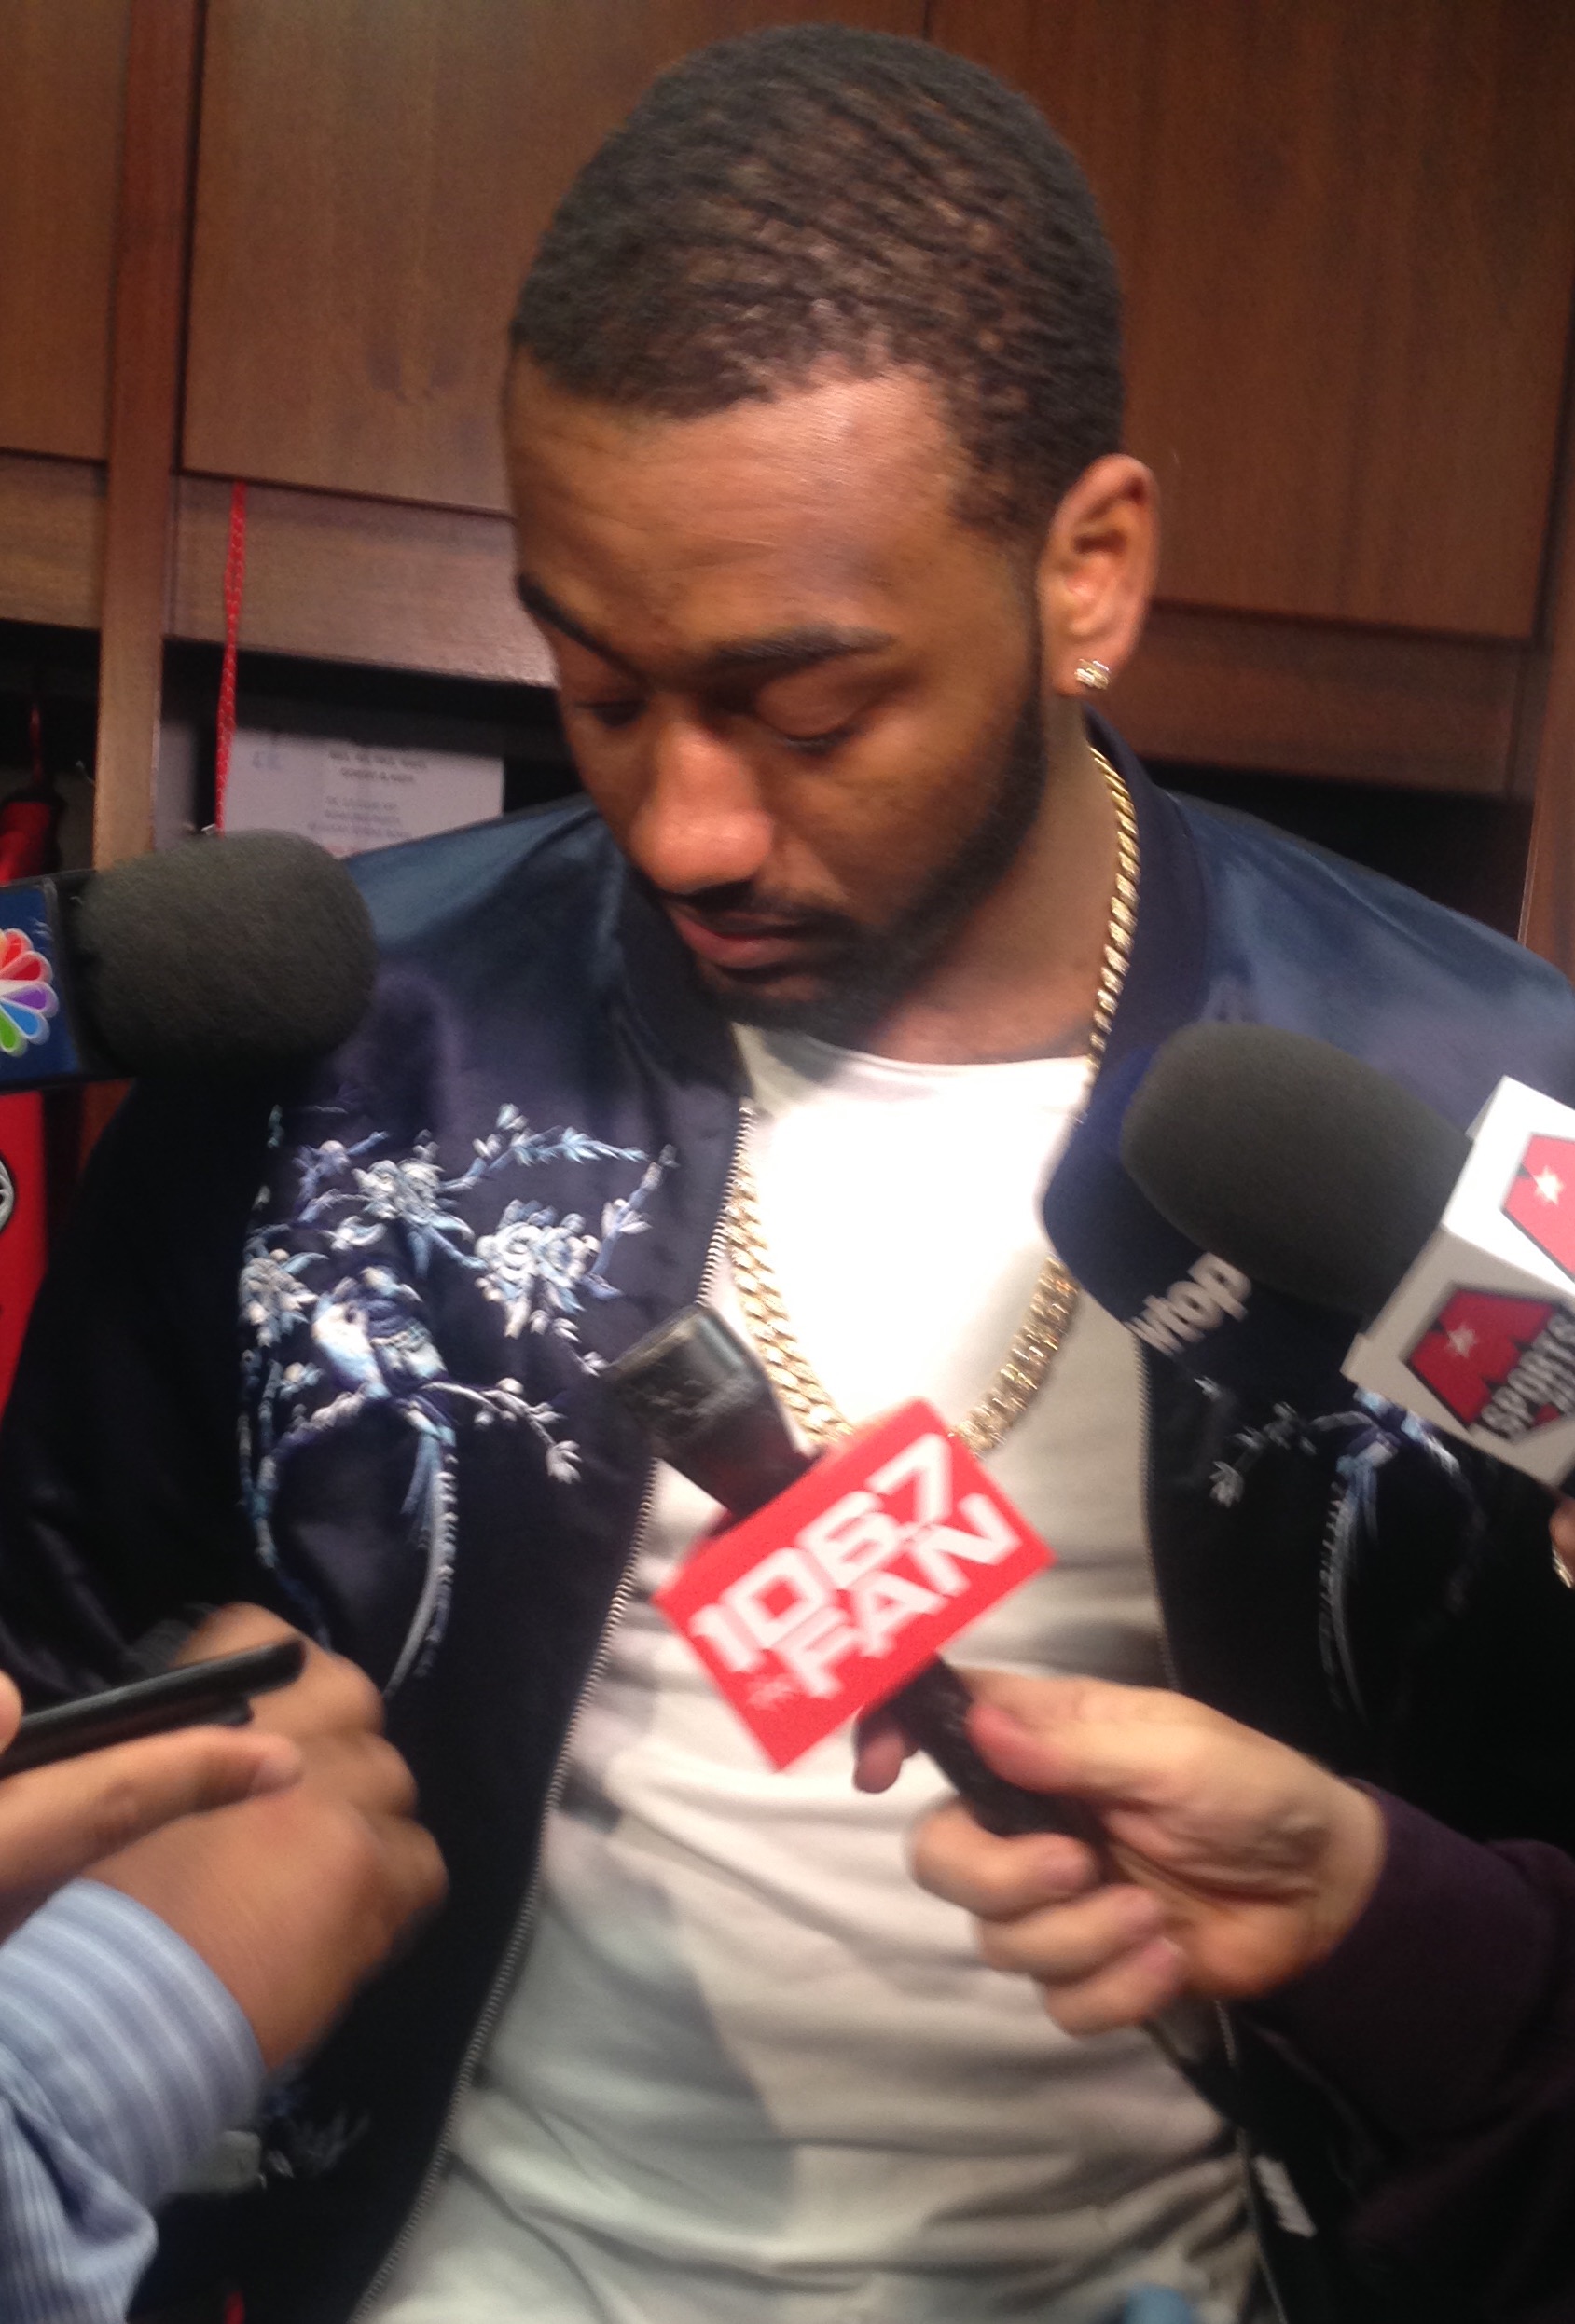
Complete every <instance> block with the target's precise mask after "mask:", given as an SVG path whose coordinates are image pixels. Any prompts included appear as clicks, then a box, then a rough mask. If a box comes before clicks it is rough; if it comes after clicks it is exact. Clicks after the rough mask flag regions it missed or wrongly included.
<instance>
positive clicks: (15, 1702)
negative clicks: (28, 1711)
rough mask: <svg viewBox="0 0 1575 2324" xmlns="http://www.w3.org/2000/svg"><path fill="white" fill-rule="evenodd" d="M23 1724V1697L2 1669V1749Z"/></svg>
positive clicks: (0, 1699)
mask: <svg viewBox="0 0 1575 2324" xmlns="http://www.w3.org/2000/svg"><path fill="white" fill-rule="evenodd" d="M19 1726H21V1696H20V1695H19V1694H18V1693H17V1690H16V1687H15V1685H13V1683H12V1682H11V1680H9V1679H8V1678H7V1676H6V1674H5V1672H4V1671H0V1751H4V1750H5V1749H6V1747H7V1744H8V1743H9V1742H10V1741H11V1740H12V1739H13V1737H14V1736H15V1734H16V1731H17V1729H18V1727H19Z"/></svg>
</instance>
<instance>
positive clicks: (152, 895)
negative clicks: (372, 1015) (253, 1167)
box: [0, 832, 377, 1094]
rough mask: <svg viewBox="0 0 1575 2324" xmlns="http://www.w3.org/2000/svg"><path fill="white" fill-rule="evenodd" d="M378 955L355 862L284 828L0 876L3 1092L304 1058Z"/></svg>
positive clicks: (323, 1039)
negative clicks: (19, 876)
mask: <svg viewBox="0 0 1575 2324" xmlns="http://www.w3.org/2000/svg"><path fill="white" fill-rule="evenodd" d="M376 968H377V948H376V942H375V939H374V937H373V934H372V925H371V919H370V915H369V914H368V913H367V910H366V903H365V902H364V901H363V899H362V896H361V893H360V890H359V889H358V888H357V887H356V885H355V883H354V881H353V880H352V878H351V876H350V873H348V872H347V871H346V870H345V868H344V866H343V865H342V864H341V863H339V862H338V861H337V860H336V859H335V858H334V857H332V856H330V855H329V854H328V853H327V852H326V851H325V849H324V848H322V847H319V846H316V845H315V843H314V842H313V841H311V840H310V839H303V838H300V837H298V836H297V835H296V834H295V833H293V832H236V833H235V834H233V835H232V836H230V837H220V836H216V835H215V836H210V837H205V838H202V839H197V840H190V841H187V842H186V843H184V844H183V845H182V846H178V847H174V848H172V849H170V850H169V851H168V852H167V853H165V854H162V855H152V856H144V857H140V858H139V859H137V860H136V861H135V862H131V863H124V864H120V865H117V867H116V868H115V869H114V870H111V871H107V872H76V873H59V874H57V875H55V876H53V877H48V878H40V879H32V880H20V881H17V882H15V883H13V884H12V885H10V886H8V887H0V1094H4V1093H6V1092H7V1091H11V1090H29V1089H40V1088H44V1087H46V1086H48V1085H49V1084H51V1083H55V1082H63V1081H90V1080H104V1079H112V1080H114V1079H131V1078H133V1077H135V1076H137V1075H139V1074H147V1073H159V1074H203V1075H243V1074H251V1073H257V1072H263V1071H267V1070H268V1069H269V1068H274V1067H281V1066H292V1065H297V1064H302V1063H305V1062H306V1061H307V1060H309V1059H311V1058H313V1057H318V1056H322V1055H324V1054H325V1052H327V1051H329V1050H331V1049H334V1048H336V1047H337V1046H338V1043H339V1042H340V1041H341V1040H343V1039H344V1038H345V1037H346V1036H347V1035H348V1034H349V1033H351V1032H352V1030H353V1029H354V1027H355V1025H356V1024H357V1023H358V1022H359V1020H360V1018H361V1016H362V1014H363V1013H364V1011H365V1010H366V1004H367V1002H368V1000H369V999H370V997H371V992H372V983H373V978H374V976H375V974H376Z"/></svg>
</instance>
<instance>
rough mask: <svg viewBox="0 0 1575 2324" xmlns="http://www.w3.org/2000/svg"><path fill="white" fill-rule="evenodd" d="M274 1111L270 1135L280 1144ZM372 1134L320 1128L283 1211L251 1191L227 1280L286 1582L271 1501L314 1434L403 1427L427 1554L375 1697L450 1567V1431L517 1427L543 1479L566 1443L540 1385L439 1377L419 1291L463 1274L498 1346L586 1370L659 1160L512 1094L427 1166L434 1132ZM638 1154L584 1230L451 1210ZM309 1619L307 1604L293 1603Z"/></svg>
mask: <svg viewBox="0 0 1575 2324" xmlns="http://www.w3.org/2000/svg"><path fill="white" fill-rule="evenodd" d="M282 1141H283V1124H282V1121H281V1120H280V1118H279V1117H278V1116H276V1117H275V1120H274V1124H273V1134H272V1145H273V1147H274V1148H275V1150H277V1148H278V1147H279V1146H280V1144H281V1143H282ZM386 1145H387V1141H386V1139H385V1137H384V1136H383V1135H382V1134H374V1135H373V1136H370V1137H366V1138H363V1139H362V1140H361V1141H360V1142H359V1143H358V1144H356V1145H353V1146H346V1145H344V1144H343V1143H341V1142H340V1141H339V1140H338V1139H335V1138H329V1139H326V1140H325V1141H324V1143H323V1144H322V1145H320V1146H305V1147H302V1148H300V1149H299V1151H298V1152H297V1154H296V1156H295V1157H294V1167H295V1170H296V1172H297V1177H298V1184H297V1190H296V1194H295V1199H294V1202H293V1203H291V1205H290V1207H289V1210H288V1215H287V1216H286V1217H284V1218H283V1219H280V1218H277V1217H270V1216H269V1213H270V1212H271V1211H273V1210H274V1209H275V1208H276V1207H277V1204H278V1197H277V1196H276V1194H275V1191H274V1190H273V1189H272V1188H271V1187H270V1186H268V1185H265V1186H264V1188H263V1189H262V1191H261V1193H260V1194H259V1195H258V1198H257V1203H256V1211H255V1214H254V1217H255V1223H254V1225H253V1228H252V1231H251V1232H250V1234H249V1236H248V1238H247V1243H246V1250H245V1258H244V1262H243V1265H242V1276H241V1317H242V1326H243V1327H244V1331H245V1343H244V1346H243V1351H242V1385H243V1390H244V1394H243V1397H242V1414H243V1417H242V1478H243V1483H244V1490H245V1493H246V1499H247V1506H248V1508H249V1511H250V1514H251V1520H252V1524H253V1529H254V1533H255V1535H256V1543H257V1548H258V1553H259V1555H260V1556H261V1557H262V1558H263V1560H264V1561H265V1562H266V1563H267V1564H268V1566H269V1569H270V1570H271V1571H272V1572H274V1573H275V1574H276V1575H279V1577H280V1580H281V1581H282V1583H283V1586H284V1587H285V1588H286V1589H287V1590H289V1591H290V1594H291V1596H292V1597H293V1598H294V1599H296V1601H297V1603H299V1602H300V1600H301V1596H302V1593H301V1591H300V1589H299V1588H298V1586H296V1585H294V1584H292V1581H291V1578H290V1576H289V1575H287V1574H286V1573H285V1572H284V1570H283V1564H282V1561H281V1560H280V1557H279V1554H278V1549H277V1545H276V1542H275V1539H274V1533H273V1513H274V1507H275V1504H276V1501H277V1498H278V1493H279V1487H280V1482H281V1478H282V1476H283V1472H284V1470H285V1468H286V1467H287V1465H288V1464H289V1462H290V1461H291V1459H292V1457H293V1456H294V1455H295V1454H297V1453H298V1452H299V1451H301V1450H302V1449H303V1448H304V1447H306V1446H308V1445H311V1444H318V1443H321V1442H322V1441H323V1440H324V1439H325V1437H328V1436H330V1435H331V1434H332V1433H333V1432H334V1431H335V1430H338V1429H343V1428H345V1427H347V1426H349V1425H350V1423H352V1422H353V1421H355V1420H358V1419H359V1418H360V1417H361V1416H362V1415H363V1414H364V1413H366V1412H367V1411H368V1410H373V1409H378V1410H382V1411H385V1412H387V1413H390V1414H392V1415H393V1416H394V1419H396V1420H397V1421H398V1422H399V1423H401V1424H402V1425H403V1426H404V1427H405V1428H406V1429H408V1431H409V1433H410V1437H411V1438H412V1440H413V1459H412V1465H411V1470H410V1480H409V1485H408V1491H407V1492H406V1496H405V1502H404V1515H405V1517H406V1519H407V1520H408V1523H409V1527H410V1533H411V1538H412V1541H413V1542H414V1543H415V1544H416V1546H417V1547H418V1548H419V1550H420V1552H421V1557H422V1561H423V1564H424V1574H425V1579H424V1584H423V1587H422V1589H421V1600H420V1603H419V1604H418V1606H417V1609H416V1614H415V1617H414V1620H413V1622H412V1624H411V1627H410V1631H409V1635H408V1638H407V1640H406V1642H405V1645H404V1648H403V1651H402V1652H401V1654H400V1656H399V1657H398V1660H397V1662H396V1664H395V1667H394V1672H393V1675H392V1677H391V1678H390V1680H389V1683H388V1688H387V1691H388V1692H389V1693H390V1694H392V1693H393V1692H394V1689H395V1688H396V1687H398V1686H399V1685H400V1684H401V1683H402V1682H403V1681H404V1679H405V1678H406V1677H408V1675H409V1673H410V1671H412V1670H418V1671H419V1670H420V1669H421V1668H423V1667H424V1666H425V1664H426V1663H427V1661H428V1660H430V1658H431V1656H432V1655H433V1653H434V1652H435V1649H436V1647H437V1645H438V1643H439V1642H440V1640H441V1638H442V1635H443V1630H444V1627H445V1623H446V1620H447V1616H448V1606H449V1593H450V1590H451V1588H452V1581H453V1563H454V1507H453V1499H454V1476H455V1465H456V1461H457V1457H458V1451H459V1445H460V1433H461V1430H462V1428H463V1427H467V1426H468V1427H472V1428H489V1427H493V1426H496V1425H499V1424H502V1425H504V1426H507V1427H523V1428H525V1429H527V1430H529V1431H530V1432H531V1434H532V1436H533V1437H535V1439H536V1441H537V1442H538V1444H539V1445H540V1447H541V1450H542V1455H543V1459H544V1462H545V1464H546V1471H547V1474H548V1475H549V1476H550V1477H551V1478H554V1479H556V1480H557V1482H559V1483H560V1484H563V1485H569V1484H573V1482H574V1480H575V1478H576V1477H577V1475H578V1464H579V1451H578V1447H577V1446H576V1444H575V1443H574V1440H573V1437H566V1436H565V1435H564V1434H563V1433H562V1427H563V1420H562V1414H561V1412H560V1410H559V1409H558V1407H557V1405H556V1404H554V1403H553V1402H552V1401H550V1400H549V1399H545V1398H535V1399H532V1397H531V1396H527V1395H526V1393H525V1391H524V1389H523V1387H522V1386H521V1384H520V1382H519V1380H518V1378H517V1377H515V1376H514V1374H513V1373H512V1372H508V1373H504V1374H503V1375H502V1376H501V1377H499V1378H498V1379H496V1380H492V1381H490V1382H480V1383H477V1382H463V1381H458V1380H455V1379H454V1378H452V1376H451V1375H450V1373H449V1369H448V1368H447V1365H446V1363H445V1360H444V1357H443V1355H442V1353H441V1351H440V1349H439V1347H438V1345H437V1343H436V1341H435V1339H434V1337H433V1334H432V1331H431V1329H430V1327H429V1325H428V1322H427V1319H426V1312H425V1295H426V1290H427V1289H428V1288H429V1287H430V1284H431V1279H432V1277H433V1275H434V1273H435V1271H436V1270H438V1269H443V1270H446V1271H449V1274H450V1276H451V1277H456V1276H457V1277H458V1278H459V1279H460V1280H461V1281H469V1282H470V1283H471V1284H473V1286H474V1288H475V1291H476V1294H477V1297H478V1298H479V1299H481V1300H486V1301H487V1302H489V1303H490V1305H491V1306H494V1307H496V1308H500V1309H501V1310H502V1311H503V1332H504V1339H505V1340H509V1341H515V1340H519V1339H521V1338H522V1337H523V1336H524V1335H526V1334H527V1333H530V1334H542V1335H546V1336H547V1337H549V1338H550V1339H552V1340H553V1341H557V1342H559V1343H560V1346H561V1348H562V1350H563V1353H564V1355H566V1357H567V1358H568V1360H569V1361H570V1363H571V1364H572V1365H573V1368H574V1369H575V1370H577V1371H579V1372H581V1373H594V1372H595V1371H597V1370H599V1369H600V1368H601V1363H600V1358H599V1357H598V1356H597V1355H595V1353H594V1352H593V1351H591V1350H589V1349H586V1348H583V1347H582V1346H581V1345H580V1318H581V1317H582V1316H583V1315H584V1313H585V1311H586V1307H587V1302H588V1301H591V1300H611V1299H616V1298H617V1297H618V1296H619V1294H618V1290H617V1287H616V1286H615V1285H614V1284H613V1283H612V1282H611V1281H610V1280H609V1269H610V1266H611V1263H612V1260H613V1258H614V1256H615V1252H616V1251H617V1249H618V1246H619V1245H621V1244H622V1243H624V1242H627V1241H628V1239H629V1237H630V1236H631V1235H637V1234H642V1233H644V1232H645V1231H646V1230H647V1228H648V1227H649V1225H650V1220H649V1218H648V1217H647V1215H646V1213H647V1207H648V1204H649V1202H650V1198H651V1196H652V1195H653V1194H654V1193H655V1191H656V1188H657V1187H658V1186H659V1185H660V1183H661V1181H662V1179H663V1178H664V1177H665V1176H666V1175H667V1173H668V1172H669V1171H670V1169H671V1168H672V1166H673V1162H674V1161H675V1156H674V1154H673V1152H672V1149H671V1148H666V1149H665V1150H664V1151H663V1152H662V1153H661V1154H659V1155H657V1156H656V1159H655V1160H652V1159H651V1158H650V1157H649V1156H648V1155H646V1154H645V1153H643V1152H642V1150H641V1149H640V1148H637V1147H631V1146H610V1145H607V1144H606V1143H604V1142H603V1141H602V1140H601V1139H600V1138H593V1137H590V1136H587V1134H586V1133H585V1132H584V1131H582V1130H576V1129H572V1128H560V1129H556V1130H547V1131H539V1130H532V1128H531V1126H530V1123H529V1122H528V1121H527V1120H526V1118H525V1116H524V1115H523V1114H522V1113H521V1112H520V1110H519V1108H518V1107H516V1106H504V1107H501V1108H500V1110H499V1113H498V1118H497V1123H496V1126H495V1128H494V1129H493V1130H492V1131H491V1132H490V1134H488V1135H487V1136H486V1137H484V1138H478V1139H477V1140H476V1142H475V1146H474V1149H473V1152H472V1156H471V1160H470V1162H469V1164H468V1165H467V1167H466V1168H465V1169H464V1170H463V1172H461V1173H460V1174H458V1175H457V1176H445V1175H444V1171H443V1167H442V1162H441V1159H440V1155H439V1150H438V1147H437V1144H436V1141H435V1139H433V1138H431V1137H421V1138H419V1139H417V1140H416V1142H415V1144H414V1146H413V1147H412V1148H411V1149H410V1150H409V1152H408V1153H407V1154H404V1155H399V1154H392V1153H389V1152H388V1151H386V1150H385V1149H386ZM546 1162H570V1163H584V1162H630V1163H636V1164H639V1165H641V1175H640V1176H639V1178H638V1180H637V1182H636V1183H635V1185H634V1186H633V1188H632V1189H631V1190H629V1193H627V1194H623V1195H619V1196H616V1197H615V1198H614V1199H613V1200H611V1201H609V1202H607V1203H605V1204H604V1205H603V1207H602V1210H601V1218H600V1221H599V1222H598V1225H597V1227H596V1228H595V1229H594V1230H593V1229H592V1228H591V1227H590V1226H589V1225H588V1224H587V1220H586V1219H585V1218H584V1217H582V1216H581V1214H580V1213H579V1212H577V1211H573V1210H571V1211H566V1212H564V1213H563V1214H562V1216H561V1217H560V1215H559V1213H558V1212H557V1211H556V1210H554V1209H552V1208H550V1207H548V1206H546V1205H545V1204H543V1203H533V1202H532V1201H530V1200H529V1199H527V1198H521V1197H518V1196H515V1197H512V1198H511V1199H510V1200H509V1201H508V1202H507V1203H504V1206H503V1208H502V1209H501V1211H500V1212H499V1215H498V1217H497V1218H496V1219H495V1220H494V1222H493V1223H492V1225H491V1227H490V1230H489V1231H485V1232H482V1231H477V1229H476V1228H475V1227H473V1226H472V1225H471V1224H470V1223H469V1221H468V1220H466V1219H465V1218H464V1217H462V1215H461V1214H460V1212H459V1211H458V1210H456V1209H455V1208H454V1207H453V1203H454V1198H455V1197H457V1196H460V1195H463V1194H467V1193H470V1192H472V1191H473V1190H477V1189H478V1188H480V1187H482V1186H485V1185H486V1184H488V1183H490V1181H492V1180H494V1179H498V1178H501V1177H503V1176H504V1175H505V1174H513V1173H514V1172H517V1171H520V1170H531V1169H533V1168H535V1167H537V1166H539V1165H541V1164H543V1163H546ZM301 1611H302V1613H303V1615H304V1616H306V1617H307V1618H308V1619H309V1620H310V1621H311V1627H312V1628H313V1629H315V1630H317V1631H318V1632H319V1634H321V1632H322V1624H321V1622H320V1621H318V1620H316V1619H315V1618H314V1610H313V1609H311V1608H310V1607H306V1606H304V1605H303V1606H302V1607H301Z"/></svg>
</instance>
